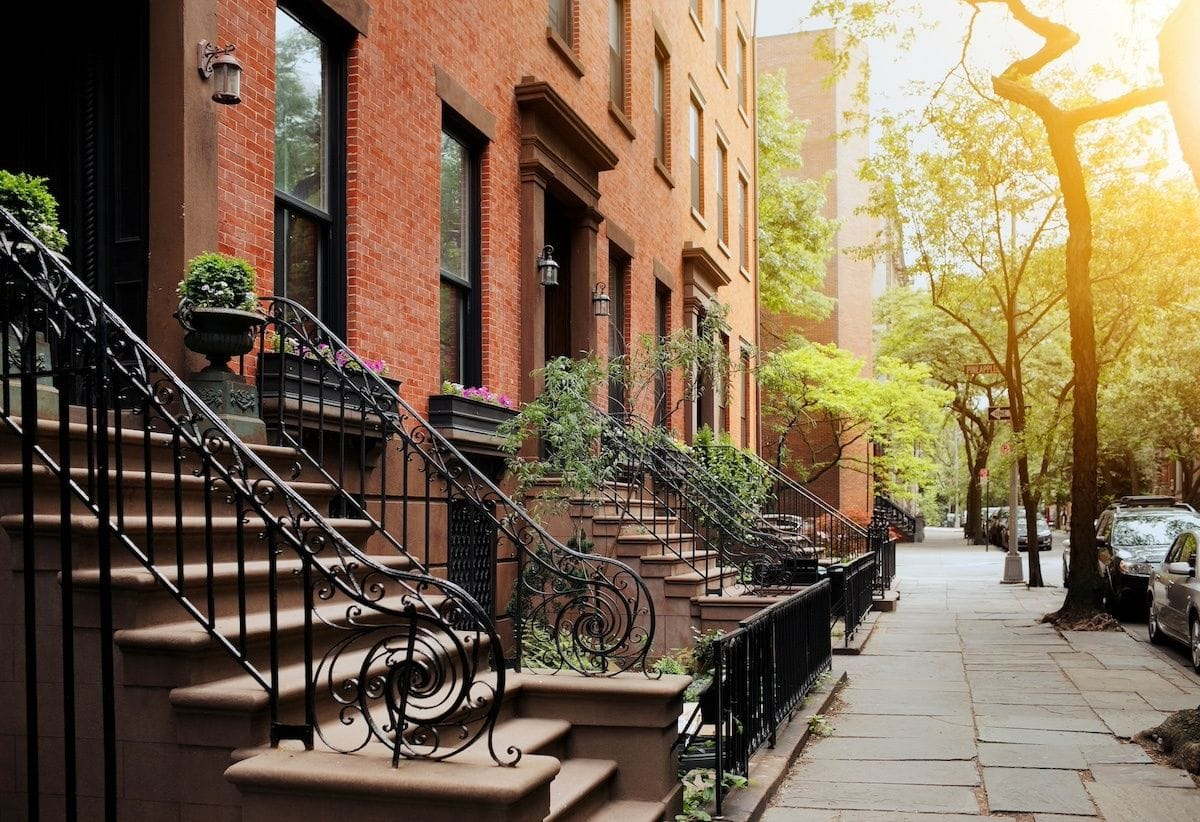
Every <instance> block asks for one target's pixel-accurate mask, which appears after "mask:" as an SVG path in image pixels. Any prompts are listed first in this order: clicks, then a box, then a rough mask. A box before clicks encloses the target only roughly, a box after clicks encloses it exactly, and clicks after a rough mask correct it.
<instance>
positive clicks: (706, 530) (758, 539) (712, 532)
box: [600, 412, 793, 593]
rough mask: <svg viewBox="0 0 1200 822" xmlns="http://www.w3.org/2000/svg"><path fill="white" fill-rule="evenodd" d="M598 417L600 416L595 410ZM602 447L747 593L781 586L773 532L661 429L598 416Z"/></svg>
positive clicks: (779, 541)
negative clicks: (733, 571) (602, 427)
mask: <svg viewBox="0 0 1200 822" xmlns="http://www.w3.org/2000/svg"><path fill="white" fill-rule="evenodd" d="M600 413H603V412H600ZM604 420H605V432H604V435H603V437H604V447H606V448H613V449H615V450H617V452H618V453H619V455H620V456H619V459H620V461H621V462H622V464H623V467H624V470H625V471H626V472H628V473H629V474H630V475H631V476H633V477H636V479H637V481H636V482H634V483H631V484H630V488H631V489H632V491H633V493H640V492H642V491H643V489H645V490H647V491H648V492H649V494H650V497H651V500H652V501H653V503H654V504H655V505H656V506H657V505H660V504H661V505H663V506H664V510H665V511H667V512H668V513H669V514H670V515H671V516H674V517H677V518H678V519H679V520H680V521H681V522H682V523H683V524H684V528H686V531H687V532H688V533H690V534H694V535H696V547H697V548H698V549H699V550H703V551H705V552H706V554H707V555H715V556H716V557H717V559H718V563H719V565H720V566H721V567H734V568H737V569H739V581H740V582H741V584H742V586H743V588H744V589H745V591H746V592H747V593H751V592H756V591H761V590H763V589H766V588H777V587H780V586H781V585H786V584H788V583H787V580H786V579H785V578H784V576H783V574H784V569H785V568H786V567H787V564H788V562H789V560H790V559H791V557H792V556H793V552H792V550H791V548H790V547H789V546H788V545H787V544H786V542H785V540H784V539H783V538H782V536H781V535H780V534H779V533H778V531H777V530H776V529H774V528H773V527H771V526H770V525H769V524H768V523H766V522H765V521H764V520H763V519H762V518H761V515H760V514H759V513H758V512H757V511H751V510H749V509H748V508H746V507H744V506H743V505H742V504H741V501H740V500H739V499H738V497H737V494H736V493H735V492H734V491H733V490H732V489H730V488H728V487H727V486H726V485H725V484H724V483H723V482H721V480H720V479H719V478H717V477H716V476H714V475H713V474H712V473H711V472H710V471H709V470H708V468H707V467H706V466H705V465H704V464H703V463H701V462H700V461H698V460H697V459H696V458H695V456H694V455H693V454H691V453H690V450H689V449H688V446H681V445H679V444H677V443H676V442H675V441H674V440H673V439H672V437H671V435H670V432H668V431H666V430H665V429H662V428H658V427H653V426H650V425H647V424H646V423H644V422H643V421H641V420H639V419H637V418H636V417H634V416H632V415H625V416H623V417H616V416H613V415H607V414H605V415H604Z"/></svg>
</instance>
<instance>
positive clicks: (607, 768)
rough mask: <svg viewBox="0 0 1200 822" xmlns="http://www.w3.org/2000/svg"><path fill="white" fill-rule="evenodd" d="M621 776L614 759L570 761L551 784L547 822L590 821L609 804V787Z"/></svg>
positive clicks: (568, 760) (563, 764) (565, 761)
mask: <svg viewBox="0 0 1200 822" xmlns="http://www.w3.org/2000/svg"><path fill="white" fill-rule="evenodd" d="M616 773H617V763H616V762H614V761H613V760H611V759H567V760H564V761H563V762H562V769H561V770H560V771H559V772H558V775H557V776H556V777H554V781H553V782H551V783H550V813H549V814H548V815H547V816H546V822H576V821H577V820H586V819H587V818H588V817H590V816H591V815H592V814H593V813H595V812H596V811H598V810H599V809H600V808H602V807H603V806H604V805H605V804H606V802H607V801H608V788H609V783H610V782H611V781H612V779H613V777H614V776H616Z"/></svg>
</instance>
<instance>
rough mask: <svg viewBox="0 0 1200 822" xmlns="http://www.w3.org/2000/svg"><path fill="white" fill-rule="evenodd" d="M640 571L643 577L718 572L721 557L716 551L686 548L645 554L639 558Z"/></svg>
mask: <svg viewBox="0 0 1200 822" xmlns="http://www.w3.org/2000/svg"><path fill="white" fill-rule="evenodd" d="M638 562H639V569H638V570H639V573H640V574H641V575H642V576H643V577H647V578H652V577H659V578H667V577H676V576H679V575H682V574H687V573H689V572H691V571H697V572H699V573H701V574H705V573H709V572H716V571H717V570H718V566H719V564H720V559H719V558H718V556H717V553H716V552H715V551H698V550H692V549H685V550H682V551H680V552H679V554H644V555H642V556H641V557H639V558H638Z"/></svg>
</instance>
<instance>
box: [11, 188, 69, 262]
mask: <svg viewBox="0 0 1200 822" xmlns="http://www.w3.org/2000/svg"><path fill="white" fill-rule="evenodd" d="M46 182H47V181H46V178H45V177H33V176H31V175H29V174H25V173H24V172H22V173H20V174H13V173H12V172H9V171H3V170H0V208H4V209H6V210H7V211H8V212H9V213H10V214H12V215H13V216H14V217H16V218H17V221H18V222H19V223H21V225H23V226H25V227H26V228H28V229H29V231H30V233H32V234H33V236H35V237H37V238H38V239H39V240H41V241H42V244H43V245H45V246H46V248H48V249H50V250H51V251H62V250H63V249H64V248H66V247H67V235H66V233H65V232H63V230H62V229H61V228H59V225H58V201H57V200H55V199H54V195H53V194H51V193H50V189H48V188H47V187H46Z"/></svg>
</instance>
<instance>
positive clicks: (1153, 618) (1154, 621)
mask: <svg viewBox="0 0 1200 822" xmlns="http://www.w3.org/2000/svg"><path fill="white" fill-rule="evenodd" d="M1146 610H1147V613H1146V633H1147V634H1148V635H1149V637H1150V644H1151V645H1162V644H1163V633H1162V628H1159V627H1158V614H1156V613H1155V612H1154V603H1153V602H1150V604H1149V607H1148V608H1147V609H1146Z"/></svg>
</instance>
